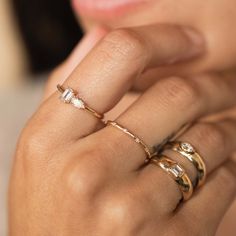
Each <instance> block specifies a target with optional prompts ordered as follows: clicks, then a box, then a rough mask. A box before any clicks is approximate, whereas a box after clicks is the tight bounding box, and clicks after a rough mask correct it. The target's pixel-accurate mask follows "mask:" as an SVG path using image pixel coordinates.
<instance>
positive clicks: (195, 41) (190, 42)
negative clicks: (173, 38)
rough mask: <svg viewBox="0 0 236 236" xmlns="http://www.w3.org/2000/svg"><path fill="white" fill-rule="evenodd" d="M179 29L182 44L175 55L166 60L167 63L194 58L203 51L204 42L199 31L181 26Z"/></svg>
mask: <svg viewBox="0 0 236 236" xmlns="http://www.w3.org/2000/svg"><path fill="white" fill-rule="evenodd" d="M181 30H182V32H183V33H184V38H182V39H184V40H183V41H182V46H181V47H180V50H179V52H178V53H177V55H176V56H175V57H174V58H171V59H170V60H168V62H167V63H166V64H167V65H171V64H175V63H178V62H183V61H186V60H190V59H194V58H196V57H198V56H200V55H202V54H203V53H204V51H205V42H204V39H203V37H202V35H201V34H200V33H198V32H197V31H195V30H194V29H192V28H190V27H181ZM186 39H187V40H186ZM180 45H181V44H180Z"/></svg>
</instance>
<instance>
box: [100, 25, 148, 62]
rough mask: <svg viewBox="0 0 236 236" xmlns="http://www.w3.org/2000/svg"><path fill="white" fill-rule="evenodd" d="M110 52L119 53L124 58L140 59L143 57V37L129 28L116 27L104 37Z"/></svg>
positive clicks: (144, 50) (144, 48) (144, 49)
mask: <svg viewBox="0 0 236 236" xmlns="http://www.w3.org/2000/svg"><path fill="white" fill-rule="evenodd" d="M104 40H105V42H106V43H108V44H109V48H111V50H112V53H115V55H117V54H119V55H121V56H122V58H124V59H126V60H130V59H132V60H140V59H142V58H144V57H145V53H146V47H145V41H144V39H143V38H142V37H141V36H140V35H139V34H137V33H136V32H135V31H133V30H131V29H116V30H114V31H112V32H111V33H110V34H108V35H107V36H106V37H105V39H104Z"/></svg>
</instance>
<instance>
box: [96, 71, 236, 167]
mask: <svg viewBox="0 0 236 236" xmlns="http://www.w3.org/2000/svg"><path fill="white" fill-rule="evenodd" d="M235 89H236V80H235V79H234V78H231V77H228V78H222V77H219V76H216V75H207V76H206V75H205V76H203V75H202V76H198V77H197V78H196V77H195V78H192V79H182V78H169V79H165V80H162V81H160V82H158V83H157V84H156V85H154V86H153V87H152V88H151V89H149V90H148V91H147V92H146V93H145V94H144V95H143V96H141V97H140V98H139V99H138V100H137V101H136V102H135V103H134V104H133V105H132V106H131V107H130V108H129V109H128V110H127V111H126V112H124V113H123V114H122V115H121V116H120V117H119V118H118V120H117V122H118V123H119V124H121V125H122V126H124V127H126V128H128V130H129V131H131V132H132V133H134V134H135V135H137V136H138V137H139V138H141V140H143V141H144V142H145V143H146V145H147V146H149V147H152V146H154V145H156V144H158V143H161V142H162V141H163V140H164V139H165V138H166V137H168V136H169V135H170V134H172V133H173V132H174V131H176V130H178V129H179V128H180V127H181V126H183V125H184V124H186V123H188V122H191V121H194V120H196V119H197V118H199V117H200V116H202V115H206V114H210V113H212V112H217V111H220V110H222V109H226V108H228V107H230V106H233V105H235V104H236V93H235ZM94 137H96V138H98V140H100V141H101V142H103V141H106V142H107V140H109V143H110V144H111V145H109V146H111V147H112V148H114V147H113V146H114V145H115V149H116V153H115V156H114V155H113V156H112V157H111V158H112V159H115V158H116V159H118V161H120V162H122V163H124V162H126V163H127V165H125V166H127V167H128V168H129V169H133V170H135V169H137V168H139V167H140V166H141V165H142V164H143V163H144V160H145V152H144V150H143V149H142V148H140V145H137V144H136V143H135V142H134V140H132V139H131V138H130V137H128V135H127V134H125V133H124V132H122V131H121V130H118V129H115V128H114V127H110V126H109V127H107V128H105V129H103V130H101V131H100V132H98V133H97V134H95V135H94ZM104 139H105V140H104Z"/></svg>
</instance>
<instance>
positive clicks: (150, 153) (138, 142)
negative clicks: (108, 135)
mask: <svg viewBox="0 0 236 236" xmlns="http://www.w3.org/2000/svg"><path fill="white" fill-rule="evenodd" d="M107 125H111V126H113V127H115V128H117V129H119V130H121V131H122V132H123V133H125V134H127V135H128V136H130V137H131V138H132V139H133V140H134V141H135V142H136V143H137V144H139V145H140V146H141V147H142V149H143V150H144V151H145V153H146V156H147V160H146V161H148V160H150V159H151V158H152V156H153V154H152V150H151V148H149V147H148V145H146V144H145V143H144V142H143V141H142V140H141V139H140V138H139V137H138V136H136V135H135V134H133V133H132V132H131V131H130V130H128V129H127V128H125V127H123V126H121V125H120V124H118V123H117V122H115V121H110V120H109V121H107Z"/></svg>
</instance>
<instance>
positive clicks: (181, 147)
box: [164, 141, 206, 187]
mask: <svg viewBox="0 0 236 236" xmlns="http://www.w3.org/2000/svg"><path fill="white" fill-rule="evenodd" d="M164 149H170V150H172V151H175V152H177V153H179V154H180V155H182V156H183V157H185V158H187V159H188V160H189V161H190V162H191V163H193V165H194V166H195V168H196V170H197V179H196V182H195V183H194V187H200V186H201V185H203V183H204V182H205V180H206V165H205V163H204V161H203V159H202V157H201V156H200V155H199V153H198V152H197V151H196V149H195V148H194V147H193V146H192V145H191V144H190V143H187V142H179V141H174V142H169V143H167V144H166V145H165V147H164Z"/></svg>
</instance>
